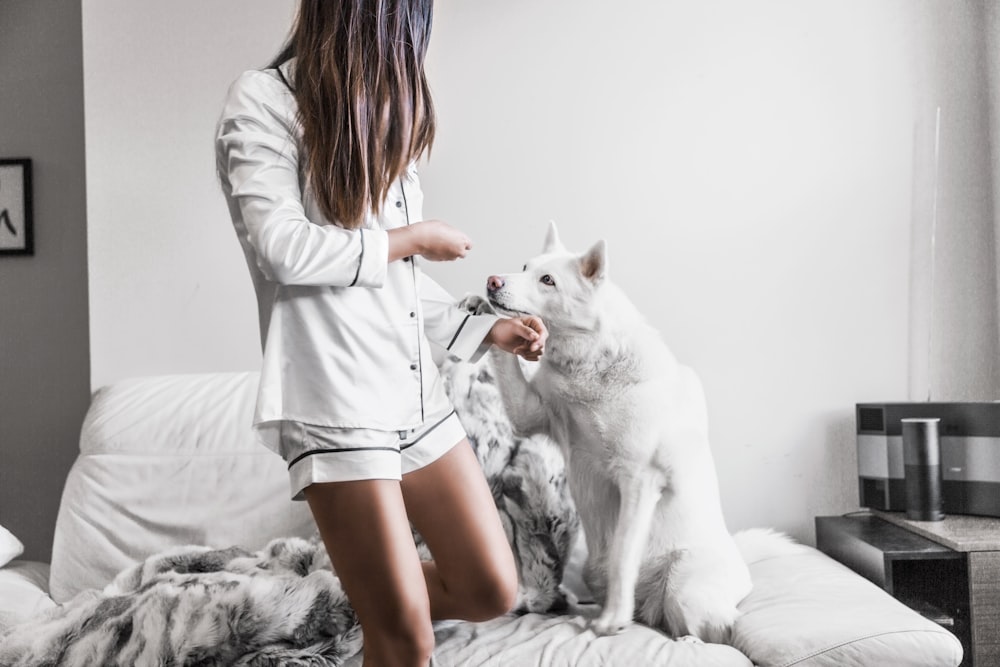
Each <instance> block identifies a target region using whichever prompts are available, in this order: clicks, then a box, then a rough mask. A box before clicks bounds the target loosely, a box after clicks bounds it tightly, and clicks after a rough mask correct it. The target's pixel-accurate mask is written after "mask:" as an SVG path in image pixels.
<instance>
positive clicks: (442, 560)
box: [216, 0, 546, 667]
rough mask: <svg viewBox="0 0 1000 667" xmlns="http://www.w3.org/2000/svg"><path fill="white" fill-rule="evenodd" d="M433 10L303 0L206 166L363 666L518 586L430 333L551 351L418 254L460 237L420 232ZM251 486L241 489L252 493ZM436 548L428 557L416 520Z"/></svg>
mask: <svg viewBox="0 0 1000 667" xmlns="http://www.w3.org/2000/svg"><path fill="white" fill-rule="evenodd" d="M431 13H432V2H431V0H343V1H333V0H302V2H301V6H300V8H299V12H298V15H297V17H296V21H295V25H294V27H293V29H292V33H291V36H290V38H289V41H288V44H287V46H286V47H285V48H284V49H283V50H282V52H281V54H280V55H279V56H278V57H277V58H276V60H275V62H274V63H272V65H271V67H270V68H268V69H266V70H264V71H250V72H246V73H244V74H243V75H242V76H240V77H239V78H238V79H237V80H236V82H235V83H234V84H233V85H232V87H231V88H230V90H229V95H228V98H227V101H226V105H225V109H224V111H223V114H222V117H221V119H220V121H219V125H218V133H217V137H216V152H217V166H218V171H219V175H220V179H221V182H222V187H223V192H224V194H225V196H226V200H227V203H228V204H229V208H230V213H231V215H232V218H233V223H234V225H235V227H236V231H237V235H238V237H239V240H240V242H241V244H242V246H243V250H244V253H245V255H246V258H247V263H248V266H249V268H250V272H251V277H252V278H253V283H254V287H255V289H256V292H257V300H258V307H259V315H260V323H261V338H262V341H263V348H264V359H263V366H262V371H261V384H260V390H259V394H258V401H257V410H256V415H255V419H254V426H255V428H256V430H257V433H258V435H259V437H260V438H261V440H262V441H263V442H264V443H265V444H266V445H268V446H269V447H270V448H272V449H274V450H275V451H277V452H279V453H280V454H281V455H282V456H283V457H284V458H285V460H286V461H287V462H288V465H289V475H290V480H291V492H292V496H293V497H294V498H297V499H302V498H304V499H305V500H306V501H308V503H309V508H310V510H311V511H312V514H313V516H314V518H315V520H316V524H317V526H318V528H319V531H320V534H321V536H322V538H323V542H324V544H325V546H326V548H327V551H328V552H329V554H330V558H331V561H332V562H333V566H334V569H335V570H336V572H337V574H338V576H339V577H340V579H341V581H342V583H343V586H344V589H345V591H346V593H347V595H348V597H349V598H350V600H351V603H352V605H353V606H354V609H355V610H356V612H357V614H358V618H359V620H360V623H361V626H362V629H363V631H364V637H365V662H364V664H365V665H366V666H377V667H395V666H397V665H400V666H411V665H426V664H427V663H428V660H429V659H430V655H431V653H432V651H433V646H434V635H433V632H432V628H431V620H432V619H443V618H460V619H468V620H483V619H487V618H491V617H493V616H497V615H499V614H502V613H505V612H506V611H508V610H509V609H510V608H511V606H512V605H513V603H514V598H515V596H516V592H517V574H516V569H515V565H514V560H513V556H512V554H511V551H510V547H509V545H508V544H507V541H506V539H505V536H504V532H503V528H502V526H501V523H500V520H499V517H498V515H497V512H496V508H495V506H494V504H493V499H492V496H491V494H490V491H489V489H488V487H487V485H486V483H485V479H484V477H483V474H482V471H481V470H480V468H479V466H478V463H477V461H476V457H475V454H474V452H473V450H472V448H471V447H470V446H469V445H468V442H467V440H466V439H465V433H464V431H463V430H462V427H461V425H460V423H459V422H458V419H457V417H456V416H455V414H454V409H453V408H452V407H451V405H450V404H449V402H448V399H447V397H446V396H445V394H444V392H443V388H442V385H441V380H440V378H439V377H438V374H437V369H436V368H435V366H434V364H433V363H432V361H431V356H430V348H429V346H428V340H432V341H434V342H437V343H439V344H440V345H442V346H443V347H445V348H447V349H448V350H449V351H450V352H451V353H452V354H455V355H457V356H461V357H464V358H467V359H475V358H478V356H479V355H481V354H482V353H483V352H484V351H485V350H486V349H487V348H488V347H489V345H491V344H493V345H497V346H498V347H500V348H502V349H504V350H506V351H508V352H512V353H516V354H519V355H521V356H523V357H524V358H526V359H531V360H535V359H538V356H539V355H540V354H541V353H542V350H543V346H544V343H545V338H546V331H545V327H544V326H543V324H542V323H541V322H540V321H539V320H538V319H537V318H529V317H524V318H512V319H498V318H496V317H492V316H476V315H470V314H469V313H466V312H463V311H461V310H459V309H458V308H456V307H455V305H454V303H453V300H452V299H451V297H449V296H448V295H447V294H446V293H445V292H444V290H442V289H441V288H440V287H439V286H438V285H436V284H435V283H434V282H433V281H432V280H430V279H429V278H428V277H427V276H426V275H424V274H423V273H422V271H421V269H420V264H421V263H422V262H423V261H424V260H430V261H447V260H454V259H458V258H461V257H464V256H465V255H466V253H467V252H468V251H469V249H470V248H471V242H470V241H469V238H468V237H467V236H466V235H465V234H464V233H462V232H461V231H459V230H458V229H455V228H453V227H451V226H449V225H447V224H446V223H443V222H441V221H437V220H426V221H425V220H422V212H421V208H422V195H421V193H420V186H419V182H418V180H417V175H416V171H415V169H414V167H413V165H414V162H415V161H416V160H417V159H418V158H419V157H420V156H421V155H422V154H423V153H424V152H425V151H427V150H429V148H430V146H431V143H432V141H433V137H434V111H433V106H432V104H431V99H430V94H429V90H428V87H427V82H426V79H425V76H424V68H423V64H424V55H425V53H426V50H427V41H428V37H429V35H430V29H431ZM251 483H252V482H251ZM410 521H412V522H413V524H414V526H415V527H416V528H417V530H419V532H420V533H421V535H422V536H423V537H424V539H425V541H426V542H427V545H428V547H429V548H430V550H431V552H432V553H433V555H434V561H433V562H423V563H422V562H420V560H419V559H418V556H417V552H416V550H415V548H414V544H413V539H412V537H411V533H410V525H409V522H410Z"/></svg>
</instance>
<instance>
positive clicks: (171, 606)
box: [0, 359, 578, 667]
mask: <svg viewBox="0 0 1000 667" xmlns="http://www.w3.org/2000/svg"><path fill="white" fill-rule="evenodd" d="M442 376H443V378H444V381H445V386H446V388H447V390H448V393H449V395H450V397H451V399H452V402H453V403H454V405H455V407H456V409H457V411H458V413H459V416H460V418H461V420H462V423H463V425H464V426H465V428H466V431H467V432H468V434H469V440H470V442H471V443H472V444H473V446H474V447H475V449H476V453H477V455H478V457H479V460H480V463H481V464H482V465H483V469H484V472H485V474H486V477H487V480H488V482H489V484H490V487H491V489H492V491H493V496H494V499H495V501H496V504H497V509H498V510H499V512H500V516H501V519H502V521H503V523H504V528H505V530H506V531H507V537H508V539H509V540H510V542H511V545H512V547H513V550H514V554H515V558H516V560H517V565H518V569H519V574H520V583H521V586H520V596H519V602H518V609H519V610H520V611H536V612H544V611H558V610H560V609H562V608H564V607H565V605H566V598H565V596H564V594H563V592H562V589H561V587H560V582H561V580H562V576H563V570H564V568H565V565H566V562H567V561H568V559H569V553H570V549H571V547H572V544H573V541H574V539H575V535H576V532H577V530H578V520H577V517H576V513H575V510H574V508H573V504H572V500H571V499H570V496H569V492H568V490H567V488H566V482H565V477H564V472H563V461H562V457H561V455H560V454H559V452H558V451H557V449H556V448H555V445H554V444H552V443H551V442H550V441H548V440H544V439H530V440H522V439H519V438H516V437H515V436H514V435H513V433H512V431H511V427H510V424H509V422H508V421H507V419H506V416H505V415H504V414H503V410H502V407H501V405H502V404H501V402H500V397H499V393H498V390H497V387H496V385H495V382H494V379H493V374H492V370H491V368H490V366H489V364H488V361H483V362H481V363H480V364H478V365H472V364H467V363H461V362H457V361H455V360H454V359H451V360H447V361H445V362H444V364H443V365H442ZM414 538H415V540H416V541H417V543H418V546H420V548H421V554H422V556H423V557H427V558H429V557H430V554H429V552H427V550H426V548H425V547H423V545H422V544H421V542H422V541H421V540H420V537H419V535H415V536H414ZM361 644H362V637H361V632H360V628H359V626H358V624H357V621H356V617H355V615H354V612H353V610H352V609H351V607H350V605H349V604H348V601H347V598H346V597H345V595H344V593H343V591H342V589H341V587H340V582H339V581H338V579H337V577H336V575H335V573H334V572H333V571H332V569H331V566H330V560H329V558H328V557H327V555H326V552H325V550H324V549H323V547H322V543H321V542H320V541H319V539H318V537H314V538H313V539H311V540H303V539H299V538H279V539H276V540H274V541H272V542H271V543H270V544H268V545H267V546H265V547H264V548H263V549H261V550H260V551H257V552H251V551H248V550H246V549H243V548H240V547H231V548H229V549H223V550H219V549H210V548H207V547H200V546H187V547H179V548H177V549H174V550H172V551H169V552H165V553H161V554H156V555H153V556H150V557H149V558H148V559H146V560H145V561H144V562H142V563H139V564H137V565H135V566H133V567H132V568H130V569H128V570H126V571H124V572H122V573H120V574H119V575H118V576H117V577H116V578H115V580H114V581H113V582H112V583H111V584H109V585H108V586H107V587H106V588H105V589H104V590H102V591H87V592H84V593H81V594H80V595H78V596H77V597H75V598H74V599H72V600H70V601H69V602H67V603H66V604H63V605H61V606H60V607H57V608H55V609H53V610H51V611H49V612H46V613H45V614H43V615H41V616H39V617H36V618H34V619H31V620H29V621H27V622H24V623H21V624H19V625H16V626H13V627H12V628H9V629H8V630H7V631H6V633H5V634H3V635H2V636H0V665H4V666H5V667H6V666H9V667H40V666H43V665H44V666H49V665H66V666H69V667H90V666H94V667H96V666H102V667H105V666H107V667H111V666H122V667H124V666H126V665H129V666H131V665H178V666H179V665H198V666H205V667H207V666H209V665H239V666H246V667H270V666H275V667H276V666H278V665H284V666H288V667H307V666H308V667H319V666H324V667H337V666H339V665H342V664H344V662H345V661H346V659H347V658H349V657H350V656H352V655H354V654H356V653H357V652H358V651H359V650H361Z"/></svg>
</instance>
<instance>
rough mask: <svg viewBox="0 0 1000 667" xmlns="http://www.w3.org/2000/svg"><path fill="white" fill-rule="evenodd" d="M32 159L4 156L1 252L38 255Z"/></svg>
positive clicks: (0, 164)
mask: <svg viewBox="0 0 1000 667" xmlns="http://www.w3.org/2000/svg"><path fill="white" fill-rule="evenodd" d="M31 196H32V189H31V159H30V158H0V256H2V255H34V254H35V236H34V222H33V220H32V207H31V204H32V202H31Z"/></svg>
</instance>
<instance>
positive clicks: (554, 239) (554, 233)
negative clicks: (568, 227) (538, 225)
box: [542, 220, 566, 255]
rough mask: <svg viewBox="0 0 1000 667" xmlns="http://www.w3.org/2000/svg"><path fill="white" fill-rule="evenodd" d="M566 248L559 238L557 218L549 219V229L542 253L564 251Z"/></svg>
mask: <svg viewBox="0 0 1000 667" xmlns="http://www.w3.org/2000/svg"><path fill="white" fill-rule="evenodd" d="M565 249H566V248H565V247H564V246H563V244H562V241H560V240H559V231H558V230H557V229H556V223H555V220H549V231H548V232H546V233H545V244H544V245H543V246H542V254H543V255H547V254H549V253H550V252H558V251H563V250H565Z"/></svg>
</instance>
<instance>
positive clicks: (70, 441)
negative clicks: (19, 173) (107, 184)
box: [0, 0, 90, 561]
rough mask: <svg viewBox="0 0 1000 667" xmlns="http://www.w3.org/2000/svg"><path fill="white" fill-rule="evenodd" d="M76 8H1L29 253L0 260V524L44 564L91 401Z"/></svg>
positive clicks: (9, 0)
mask: <svg viewBox="0 0 1000 667" xmlns="http://www.w3.org/2000/svg"><path fill="white" fill-rule="evenodd" d="M83 142H84V137H83V65H82V51H81V46H80V6H79V4H76V3H72V2H63V1H62V0H4V1H3V2H0V157H2V158H12V157H28V158H31V160H32V180H33V190H34V197H33V209H34V232H35V254H34V255H33V256H30V257H26V256H2V257H0V525H2V526H4V527H5V528H7V529H8V530H10V531H11V532H12V533H14V535H16V536H17V537H18V538H19V539H20V540H21V542H23V543H24V547H25V552H24V555H23V557H24V558H27V559H31V560H40V561H47V560H49V555H50V552H51V548H52V533H53V529H54V527H55V519H56V512H57V510H58V508H59V497H60V494H61V491H62V485H63V480H64V479H65V476H66V472H67V471H68V470H69V467H70V465H71V464H72V463H73V459H74V457H75V456H76V452H77V443H78V439H79V435H80V423H81V421H82V420H83V414H84V411H85V410H86V409H87V403H88V402H89V400H90V375H89V372H90V366H89V356H90V350H89V345H88V342H87V249H86V241H87V218H86V210H85V209H86V187H85V179H84V171H83V168H84V154H83V152H84V144H83Z"/></svg>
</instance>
